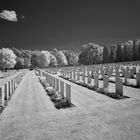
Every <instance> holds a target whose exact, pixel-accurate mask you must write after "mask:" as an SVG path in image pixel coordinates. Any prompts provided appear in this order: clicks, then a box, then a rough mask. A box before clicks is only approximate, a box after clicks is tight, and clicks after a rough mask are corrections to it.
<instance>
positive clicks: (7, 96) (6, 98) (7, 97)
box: [4, 83, 9, 100]
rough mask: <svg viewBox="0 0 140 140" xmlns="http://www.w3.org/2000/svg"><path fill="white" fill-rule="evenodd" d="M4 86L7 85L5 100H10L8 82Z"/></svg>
mask: <svg viewBox="0 0 140 140" xmlns="http://www.w3.org/2000/svg"><path fill="white" fill-rule="evenodd" d="M4 87H5V97H4V98H5V100H8V99H9V94H8V83H6V84H5V85H4Z"/></svg>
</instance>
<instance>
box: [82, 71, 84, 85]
mask: <svg viewBox="0 0 140 140" xmlns="http://www.w3.org/2000/svg"><path fill="white" fill-rule="evenodd" d="M82 81H83V82H84V83H85V73H82Z"/></svg>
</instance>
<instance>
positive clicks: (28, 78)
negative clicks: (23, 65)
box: [0, 71, 140, 140]
mask: <svg viewBox="0 0 140 140" xmlns="http://www.w3.org/2000/svg"><path fill="white" fill-rule="evenodd" d="M71 84H72V102H73V104H74V105H75V106H76V107H73V108H69V109H61V110H57V109H56V108H55V107H54V105H53V103H52V102H51V101H50V99H49V97H48V96H46V93H45V91H44V89H43V87H42V85H41V84H40V83H39V81H38V79H37V77H36V76H35V74H34V72H33V71H29V72H27V74H26V75H25V77H24V78H23V80H22V81H21V83H20V85H19V87H18V88H17V89H16V91H15V93H14V94H13V95H12V98H11V100H10V101H9V103H8V106H7V107H6V109H5V110H4V112H3V113H2V114H1V116H0V140H96V139H97V140H109V139H110V140H139V139H140V99H139V98H138V99H136V98H129V99H125V100H119V101H118V100H114V99H111V98H108V97H106V96H104V95H100V94H98V93H96V92H93V91H90V90H88V89H86V88H84V87H80V86H77V85H75V84H73V83H71Z"/></svg>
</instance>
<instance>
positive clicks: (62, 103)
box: [55, 98, 71, 109]
mask: <svg viewBox="0 0 140 140" xmlns="http://www.w3.org/2000/svg"><path fill="white" fill-rule="evenodd" d="M70 106H71V104H69V102H68V101H67V100H66V98H64V99H63V100H61V101H59V102H56V103H55V107H56V108H57V109H61V108H67V107H70Z"/></svg>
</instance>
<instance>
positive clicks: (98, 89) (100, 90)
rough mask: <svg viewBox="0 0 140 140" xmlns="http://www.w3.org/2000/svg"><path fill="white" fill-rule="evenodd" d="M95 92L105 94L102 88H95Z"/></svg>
mask: <svg viewBox="0 0 140 140" xmlns="http://www.w3.org/2000/svg"><path fill="white" fill-rule="evenodd" d="M96 91H97V92H98V93H101V94H105V92H104V88H103V87H100V88H97V89H96Z"/></svg>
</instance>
